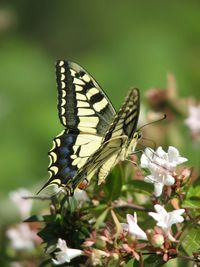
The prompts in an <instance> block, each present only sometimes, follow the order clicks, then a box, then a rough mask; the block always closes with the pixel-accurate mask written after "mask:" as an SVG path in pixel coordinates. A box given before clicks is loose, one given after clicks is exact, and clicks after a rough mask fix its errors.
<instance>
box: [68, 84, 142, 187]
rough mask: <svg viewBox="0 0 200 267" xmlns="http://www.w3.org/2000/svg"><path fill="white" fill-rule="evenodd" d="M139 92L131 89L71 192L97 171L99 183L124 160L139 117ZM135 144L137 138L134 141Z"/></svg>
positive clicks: (75, 178) (76, 178)
mask: <svg viewBox="0 0 200 267" xmlns="http://www.w3.org/2000/svg"><path fill="white" fill-rule="evenodd" d="M139 103H140V102H139V90H138V89H132V90H130V92H129V93H128V95H127V97H126V99H125V102H124V104H123V105H122V107H121V109H120V110H119V112H118V113H117V114H116V116H115V118H114V120H113V122H112V124H111V126H110V128H109V129H108V131H107V133H106V135H105V138H104V140H103V143H102V145H101V146H100V148H99V149H98V150H97V151H96V152H95V153H94V154H93V155H91V156H90V157H89V159H88V161H87V163H86V164H85V165H83V167H82V168H81V169H80V170H79V171H78V172H77V175H76V176H75V177H74V178H73V181H72V185H73V190H74V189H75V188H76V187H77V186H79V185H80V184H81V182H83V181H84V180H85V179H87V180H90V179H91V178H92V176H93V175H94V174H95V173H96V172H97V171H98V183H101V182H102V181H103V180H104V179H105V178H106V176H107V175H108V173H109V171H110V169H111V168H113V167H114V166H115V165H116V164H117V163H118V161H119V160H120V159H122V160H125V157H126V152H127V148H128V145H129V143H130V142H131V140H132V138H133V136H134V133H135V132H136V127H137V121H138V117H139ZM135 142H137V138H136V140H135Z"/></svg>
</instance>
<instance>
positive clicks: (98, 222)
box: [94, 209, 109, 228]
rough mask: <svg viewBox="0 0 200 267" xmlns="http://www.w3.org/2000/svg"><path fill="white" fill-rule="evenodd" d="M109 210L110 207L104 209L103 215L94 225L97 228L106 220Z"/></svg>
mask: <svg viewBox="0 0 200 267" xmlns="http://www.w3.org/2000/svg"><path fill="white" fill-rule="evenodd" d="M108 210H109V209H106V210H104V211H103V212H102V213H101V215H100V216H99V217H98V218H97V219H96V223H95V225H94V227H95V228H98V227H99V226H100V225H101V224H102V223H103V222H104V220H105V218H106V216H107V214H108Z"/></svg>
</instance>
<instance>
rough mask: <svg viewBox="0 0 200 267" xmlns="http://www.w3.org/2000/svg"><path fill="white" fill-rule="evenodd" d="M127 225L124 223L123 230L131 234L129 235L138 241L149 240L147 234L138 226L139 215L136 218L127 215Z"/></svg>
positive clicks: (135, 215)
mask: <svg viewBox="0 0 200 267" xmlns="http://www.w3.org/2000/svg"><path fill="white" fill-rule="evenodd" d="M126 219H127V223H122V224H121V225H122V228H123V229H124V230H125V231H127V232H129V234H131V235H134V236H135V237H136V238H137V239H141V240H147V235H146V233H145V232H144V231H143V230H142V229H141V228H140V227H139V226H138V224H137V214H136V212H135V213H134V216H132V215H131V214H127V215H126Z"/></svg>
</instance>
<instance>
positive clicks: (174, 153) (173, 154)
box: [168, 146, 179, 162]
mask: <svg viewBox="0 0 200 267" xmlns="http://www.w3.org/2000/svg"><path fill="white" fill-rule="evenodd" d="M178 157H179V152H178V149H176V148H175V147H173V146H169V148H168V158H169V162H173V161H176V160H177V158H178Z"/></svg>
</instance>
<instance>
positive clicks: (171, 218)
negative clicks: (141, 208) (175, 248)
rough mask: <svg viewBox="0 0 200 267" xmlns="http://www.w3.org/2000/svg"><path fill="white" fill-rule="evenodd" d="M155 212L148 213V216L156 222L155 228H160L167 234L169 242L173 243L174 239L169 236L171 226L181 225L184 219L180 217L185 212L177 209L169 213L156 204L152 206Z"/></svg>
mask: <svg viewBox="0 0 200 267" xmlns="http://www.w3.org/2000/svg"><path fill="white" fill-rule="evenodd" d="M154 209H155V211H156V212H149V215H150V216H152V217H153V218H154V220H156V221H157V226H159V227H161V228H162V229H163V230H164V232H165V233H166V234H167V236H168V237H169V239H170V240H172V241H174V240H175V239H174V237H173V236H172V235H171V226H172V224H176V223H181V222H183V221H184V218H183V217H182V216H181V215H182V214H183V213H184V212H185V210H184V209H178V210H174V211H171V212H167V211H166V210H165V209H164V208H163V207H162V206H161V205H158V204H156V205H155V206H154Z"/></svg>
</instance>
